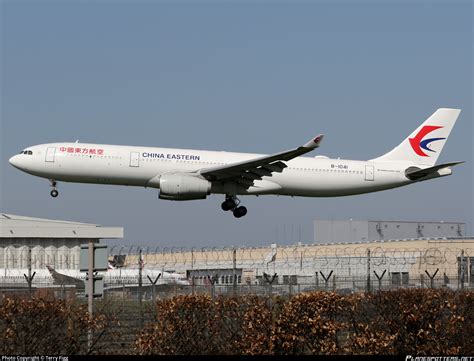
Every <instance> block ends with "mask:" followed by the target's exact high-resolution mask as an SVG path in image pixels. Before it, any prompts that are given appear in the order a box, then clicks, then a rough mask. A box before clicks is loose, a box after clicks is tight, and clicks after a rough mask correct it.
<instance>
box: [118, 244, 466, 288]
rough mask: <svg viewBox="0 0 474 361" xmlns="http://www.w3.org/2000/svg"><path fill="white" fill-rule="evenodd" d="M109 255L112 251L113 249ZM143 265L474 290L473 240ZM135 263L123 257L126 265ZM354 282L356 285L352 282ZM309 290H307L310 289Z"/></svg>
mask: <svg viewBox="0 0 474 361" xmlns="http://www.w3.org/2000/svg"><path fill="white" fill-rule="evenodd" d="M112 251H113V250H112ZM142 257H143V260H144V262H145V264H146V265H147V267H158V268H162V269H163V270H168V271H169V272H171V271H172V272H178V273H181V274H186V275H187V277H188V278H193V277H194V279H195V280H194V281H195V283H196V282H197V283H198V284H208V282H209V281H212V282H215V283H216V284H217V285H231V284H233V282H234V281H233V280H234V277H236V279H237V283H238V284H242V285H245V284H248V285H257V284H259V285H264V284H265V282H267V281H268V277H269V276H270V277H273V276H275V275H276V276H275V280H273V281H274V284H275V285H291V284H295V285H296V284H299V285H304V284H307V285H310V286H312V287H313V289H314V287H315V286H316V287H318V285H319V286H320V285H321V284H324V283H326V284H327V282H330V285H331V287H334V288H347V289H361V288H362V289H363V288H364V287H365V286H366V284H365V282H366V280H367V279H368V276H370V282H372V283H374V285H377V284H379V282H378V281H379V279H378V278H380V281H381V283H380V284H382V283H383V285H384V286H392V285H395V286H407V287H410V286H412V287H420V286H423V285H425V286H426V285H427V284H429V281H430V279H431V278H433V280H435V281H436V282H437V284H438V286H440V285H444V286H446V287H451V288H453V289H458V288H462V287H464V286H466V287H474V237H451V238H415V239H399V240H390V241H371V242H337V243H325V244H302V243H298V244H297V245H292V246H288V245H285V246H279V245H276V244H272V245H271V246H268V247H241V248H225V249H216V248H213V249H204V248H203V249H193V250H189V251H184V250H180V249H176V250H173V249H167V250H163V251H161V252H160V251H158V250H146V251H144V252H143V256H142ZM137 263H138V258H137V255H136V254H130V255H127V256H126V258H125V262H124V265H125V266H134V265H136V264H137ZM356 283H357V284H356ZM310 288H311V287H310Z"/></svg>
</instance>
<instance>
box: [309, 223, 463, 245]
mask: <svg viewBox="0 0 474 361" xmlns="http://www.w3.org/2000/svg"><path fill="white" fill-rule="evenodd" d="M465 236H466V223H461V222H411V221H387V220H368V221H367V220H365V221H364V220H362V221H358V220H352V219H350V220H315V221H314V242H315V243H335V242H368V241H382V240H391V239H417V238H453V237H465Z"/></svg>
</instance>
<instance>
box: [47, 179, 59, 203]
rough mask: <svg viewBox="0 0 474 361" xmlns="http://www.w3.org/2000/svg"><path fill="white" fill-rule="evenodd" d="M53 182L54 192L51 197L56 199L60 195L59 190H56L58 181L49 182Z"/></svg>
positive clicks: (51, 180)
mask: <svg viewBox="0 0 474 361" xmlns="http://www.w3.org/2000/svg"><path fill="white" fill-rule="evenodd" d="M49 181H50V182H51V187H53V190H52V191H51V193H50V194H51V197H53V198H56V197H57V196H58V195H59V192H58V190H57V189H56V184H57V183H56V181H55V180H54V179H50V180H49Z"/></svg>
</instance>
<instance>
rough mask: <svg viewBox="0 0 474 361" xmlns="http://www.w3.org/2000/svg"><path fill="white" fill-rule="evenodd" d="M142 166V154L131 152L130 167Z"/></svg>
mask: <svg viewBox="0 0 474 361" xmlns="http://www.w3.org/2000/svg"><path fill="white" fill-rule="evenodd" d="M139 166H140V153H138V152H130V167H139Z"/></svg>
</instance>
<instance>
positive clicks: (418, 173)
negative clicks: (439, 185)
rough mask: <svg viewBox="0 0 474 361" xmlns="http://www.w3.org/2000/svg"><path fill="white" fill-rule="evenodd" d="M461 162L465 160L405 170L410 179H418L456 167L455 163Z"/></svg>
mask: <svg viewBox="0 0 474 361" xmlns="http://www.w3.org/2000/svg"><path fill="white" fill-rule="evenodd" d="M461 163H464V161H462V162H452V163H445V164H439V165H436V166H434V167H429V168H423V169H421V168H418V167H409V168H407V169H406V170H405V175H406V177H407V178H408V179H410V180H417V179H420V178H423V177H426V176H428V175H431V174H433V173H435V172H437V171H439V170H441V169H444V168H450V167H454V166H455V165H458V164H461Z"/></svg>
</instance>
